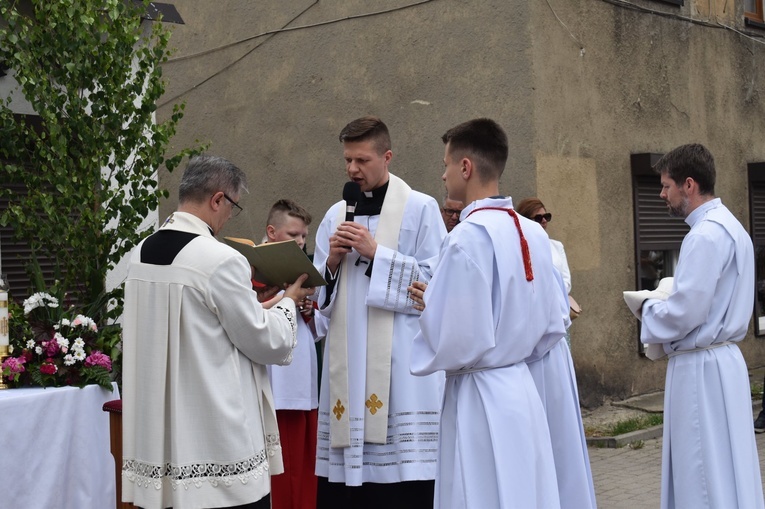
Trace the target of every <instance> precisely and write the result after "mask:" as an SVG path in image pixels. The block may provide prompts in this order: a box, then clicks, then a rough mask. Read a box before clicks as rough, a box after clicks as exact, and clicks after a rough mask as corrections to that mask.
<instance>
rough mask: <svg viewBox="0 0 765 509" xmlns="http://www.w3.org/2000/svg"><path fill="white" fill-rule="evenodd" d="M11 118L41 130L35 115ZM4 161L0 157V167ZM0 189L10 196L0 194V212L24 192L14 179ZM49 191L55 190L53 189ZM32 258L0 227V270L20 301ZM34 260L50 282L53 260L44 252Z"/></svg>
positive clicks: (27, 284) (24, 245) (27, 285)
mask: <svg viewBox="0 0 765 509" xmlns="http://www.w3.org/2000/svg"><path fill="white" fill-rule="evenodd" d="M15 118H16V119H17V121H19V122H22V121H24V122H29V124H30V125H32V126H33V127H34V128H36V129H41V124H40V117H38V116H37V115H15ZM7 162H8V161H3V160H2V159H0V167H2V165H3V164H4V163H7ZM27 166H28V167H29V165H27ZM28 171H30V172H31V171H35V169H34V168H32V167H29V170H28ZM0 188H3V189H6V190H9V191H10V196H6V195H5V194H0V212H3V211H5V210H6V209H7V208H8V207H9V206H10V205H11V204H12V203H13V202H14V197H15V196H23V195H25V194H26V193H27V189H26V187H25V186H24V185H23V184H19V183H14V182H6V181H0ZM50 192H51V193H54V194H55V193H56V191H55V190H54V189H51V191H50ZM32 258H33V255H32V250H31V248H30V246H29V244H28V243H26V242H23V241H19V240H16V239H15V238H14V232H13V225H11V224H9V225H7V226H0V271H2V272H3V273H4V274H6V275H7V276H8V283H9V285H10V295H11V298H13V299H14V300H15V301H17V302H21V301H23V300H24V299H26V298H27V297H29V295H30V294H31V293H32V285H31V283H30V281H29V275H28V273H27V266H28V265H29V264H30V262H31V261H32ZM36 259H37V262H38V263H39V265H40V269H41V272H42V277H43V280H44V282H45V283H46V284H47V285H51V284H52V283H53V281H54V280H55V272H56V264H55V260H53V259H52V258H50V257H49V256H47V255H46V253H37V256H36Z"/></svg>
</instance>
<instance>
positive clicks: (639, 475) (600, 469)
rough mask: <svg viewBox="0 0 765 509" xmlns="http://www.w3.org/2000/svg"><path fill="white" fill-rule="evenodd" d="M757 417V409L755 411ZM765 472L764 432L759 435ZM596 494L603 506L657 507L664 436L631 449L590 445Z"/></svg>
mask: <svg viewBox="0 0 765 509" xmlns="http://www.w3.org/2000/svg"><path fill="white" fill-rule="evenodd" d="M754 416H755V417H756V412H755V414H754ZM757 451H758V452H759V455H760V472H765V433H763V434H758V435H757ZM589 453H590V464H591V465H592V476H593V480H594V482H595V496H596V498H597V502H598V507H600V508H601V509H656V508H657V507H659V500H660V496H661V438H659V439H655V440H646V441H645V442H644V443H643V447H641V448H636V449H632V448H630V447H629V446H627V447H622V448H620V449H605V448H603V449H598V448H595V447H590V448H589Z"/></svg>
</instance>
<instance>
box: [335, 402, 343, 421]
mask: <svg viewBox="0 0 765 509" xmlns="http://www.w3.org/2000/svg"><path fill="white" fill-rule="evenodd" d="M332 413H334V414H335V417H336V418H337V420H338V421H339V420H340V418H341V417H342V416H343V414H344V413H345V407H344V406H343V404H342V403H340V400H339V399H338V400H337V403H335V408H333V409H332Z"/></svg>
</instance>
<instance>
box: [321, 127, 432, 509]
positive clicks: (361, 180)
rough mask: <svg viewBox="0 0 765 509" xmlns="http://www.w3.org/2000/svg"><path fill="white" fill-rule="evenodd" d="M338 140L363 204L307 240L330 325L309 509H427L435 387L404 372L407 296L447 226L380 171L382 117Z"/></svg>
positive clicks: (336, 208)
mask: <svg viewBox="0 0 765 509" xmlns="http://www.w3.org/2000/svg"><path fill="white" fill-rule="evenodd" d="M340 141H341V142H342V143H343V155H344V158H345V164H346V172H347V174H348V178H349V180H350V181H351V182H355V183H356V184H358V186H359V188H360V192H361V195H360V197H359V199H358V202H357V203H356V204H355V206H356V208H355V217H354V218H353V221H346V220H345V219H346V203H345V202H344V201H341V202H339V203H336V204H335V205H333V206H332V207H331V208H330V209H329V211H328V212H327V214H326V215H325V217H324V219H323V220H322V222H321V225H320V226H319V228H318V230H317V233H316V250H315V253H314V263H315V265H316V267H317V268H318V269H319V271H320V272H321V273H323V274H324V275H325V279H327V281H328V283H329V284H328V285H327V286H326V287H322V288H321V289H320V291H319V295H318V303H319V306H320V310H321V313H322V314H323V315H325V316H326V317H327V318H328V319H329V331H328V333H327V339H326V346H325V353H324V367H323V369H322V381H321V390H320V396H319V433H318V443H317V453H316V455H317V459H316V473H317V475H318V476H319V495H318V507H320V508H333V509H334V508H343V507H351V508H355V507H366V508H375V507H380V508H390V507H396V508H399V509H401V508H409V507H411V508H420V507H429V506H431V505H432V503H433V485H434V481H433V480H434V479H435V474H436V468H435V466H436V447H437V443H438V421H439V415H440V407H441V395H442V388H443V376H441V375H433V376H430V377H424V378H421V377H414V376H412V375H411V373H410V372H409V355H410V350H411V342H412V338H414V336H415V334H416V333H417V332H418V331H419V326H418V323H417V319H418V317H419V312H418V311H417V310H415V309H414V307H413V302H412V300H411V299H409V298H408V294H407V287H408V286H409V285H410V284H411V283H412V282H413V281H416V280H425V281H427V280H429V279H430V275H431V273H432V270H433V265H434V264H435V261H436V259H437V256H438V249H439V246H440V244H441V240H442V239H443V237H444V235H445V233H446V232H445V229H444V223H443V221H442V220H441V215H440V211H439V207H438V203H437V202H436V201H435V200H434V199H433V198H432V197H430V196H427V195H424V194H422V193H419V192H417V191H414V190H412V189H410V188H409V186H408V185H407V184H406V183H405V182H404V181H403V180H401V179H400V178H398V177H396V176H395V175H393V174H391V173H390V172H389V170H388V166H389V164H390V161H391V158H392V156H393V153H392V152H391V144H390V134H389V133H388V128H387V127H386V126H385V124H384V123H383V122H382V121H381V120H380V119H379V118H376V117H363V118H359V119H357V120H354V121H353V122H351V123H349V124H348V125H347V126H345V128H343V130H342V131H341V133H340ZM348 205H353V204H350V203H349V204H348Z"/></svg>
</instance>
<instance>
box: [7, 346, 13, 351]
mask: <svg viewBox="0 0 765 509" xmlns="http://www.w3.org/2000/svg"><path fill="white" fill-rule="evenodd" d="M8 353H13V345H8Z"/></svg>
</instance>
